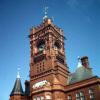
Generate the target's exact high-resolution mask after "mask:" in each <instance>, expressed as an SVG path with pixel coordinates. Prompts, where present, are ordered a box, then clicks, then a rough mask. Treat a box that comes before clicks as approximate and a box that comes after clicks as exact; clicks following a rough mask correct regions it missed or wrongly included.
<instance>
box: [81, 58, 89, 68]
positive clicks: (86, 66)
mask: <svg viewBox="0 0 100 100" xmlns="http://www.w3.org/2000/svg"><path fill="white" fill-rule="evenodd" d="M81 63H82V65H83V66H84V67H85V68H89V61H88V57H87V56H83V57H82V58H81Z"/></svg>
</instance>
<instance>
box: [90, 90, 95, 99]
mask: <svg viewBox="0 0 100 100" xmlns="http://www.w3.org/2000/svg"><path fill="white" fill-rule="evenodd" d="M89 95H90V100H94V91H93V89H89Z"/></svg>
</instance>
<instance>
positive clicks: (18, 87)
mask: <svg viewBox="0 0 100 100" xmlns="http://www.w3.org/2000/svg"><path fill="white" fill-rule="evenodd" d="M12 95H24V92H23V88H22V85H21V80H20V78H18V77H17V78H16V81H15V84H14V87H13V90H12V92H11V94H10V96H12Z"/></svg>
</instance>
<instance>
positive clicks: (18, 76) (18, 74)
mask: <svg viewBox="0 0 100 100" xmlns="http://www.w3.org/2000/svg"><path fill="white" fill-rule="evenodd" d="M19 71H20V68H18V69H17V78H20V72H19Z"/></svg>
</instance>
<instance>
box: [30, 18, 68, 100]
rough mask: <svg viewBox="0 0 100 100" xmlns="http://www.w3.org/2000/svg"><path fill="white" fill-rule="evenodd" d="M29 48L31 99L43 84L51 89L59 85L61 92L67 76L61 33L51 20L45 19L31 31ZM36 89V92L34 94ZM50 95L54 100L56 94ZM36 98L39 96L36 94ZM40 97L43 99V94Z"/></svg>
mask: <svg viewBox="0 0 100 100" xmlns="http://www.w3.org/2000/svg"><path fill="white" fill-rule="evenodd" d="M30 48H31V56H30V92H31V93H30V95H31V96H32V98H33V95H34V94H36V92H38V91H39V88H40V87H42V85H43V86H44V85H45V84H49V85H50V86H52V87H53V86H54V85H55V84H56V83H57V84H58V83H59V85H60V87H59V86H58V89H61V90H63V89H62V88H61V87H62V86H65V85H66V82H67V78H68V74H69V71H68V66H67V64H66V58H65V50H64V36H63V31H62V30H61V29H60V28H58V27H57V26H55V25H54V24H53V23H52V20H51V19H48V18H45V19H44V20H43V22H42V24H40V25H39V26H37V27H34V28H32V29H31V32H30ZM55 81H57V82H55ZM36 89H37V90H38V91H36V92H35V91H34V90H36ZM56 89H57V88H56ZM49 91H50V90H49ZM51 91H52V90H51ZM58 92H59V91H58ZM50 95H52V96H51V98H53V100H56V97H55V95H56V92H54V94H51V93H50ZM34 96H35V95H34ZM37 96H40V95H39V94H38V93H37V95H36V97H37ZM41 96H43V97H44V92H43V94H41ZM32 100H33V99H32ZM34 100H35V99H34Z"/></svg>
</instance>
